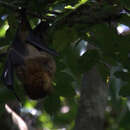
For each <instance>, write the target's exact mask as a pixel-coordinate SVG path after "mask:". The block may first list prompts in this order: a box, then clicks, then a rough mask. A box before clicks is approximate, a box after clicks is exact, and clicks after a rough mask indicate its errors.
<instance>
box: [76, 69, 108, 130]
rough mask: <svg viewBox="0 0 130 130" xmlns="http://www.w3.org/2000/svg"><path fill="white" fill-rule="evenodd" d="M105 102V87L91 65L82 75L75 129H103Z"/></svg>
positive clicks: (96, 70)
mask: <svg viewBox="0 0 130 130" xmlns="http://www.w3.org/2000/svg"><path fill="white" fill-rule="evenodd" d="M106 102H107V87H106V85H105V83H104V81H103V80H102V78H101V75H100V73H99V72H98V69H97V68H96V67H93V68H92V69H91V70H90V71H89V72H87V73H85V74H84V76H83V81H82V88H81V97H80V102H79V110H78V115H77V119H76V124H75V130H103V129H104V120H105V119H104V111H105V107H106Z"/></svg>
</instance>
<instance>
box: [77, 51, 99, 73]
mask: <svg viewBox="0 0 130 130" xmlns="http://www.w3.org/2000/svg"><path fill="white" fill-rule="evenodd" d="M99 60H100V56H99V53H98V51H97V50H88V51H87V52H86V53H84V55H83V56H82V57H81V58H80V59H79V68H80V70H79V71H81V72H86V71H88V70H90V69H91V68H92V67H93V66H94V65H96V64H97V63H98V62H99Z"/></svg>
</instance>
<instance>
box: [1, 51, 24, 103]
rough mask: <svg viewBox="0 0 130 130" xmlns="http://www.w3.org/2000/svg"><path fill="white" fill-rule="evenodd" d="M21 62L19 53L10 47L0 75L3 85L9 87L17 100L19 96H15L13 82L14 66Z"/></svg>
mask: <svg viewBox="0 0 130 130" xmlns="http://www.w3.org/2000/svg"><path fill="white" fill-rule="evenodd" d="M21 63H23V59H22V57H21V56H20V54H19V53H18V52H17V51H15V50H14V49H11V50H10V51H9V54H8V57H7V61H6V63H5V66H4V70H3V73H2V76H1V80H2V81H3V83H4V85H5V86H6V87H7V88H9V89H10V90H11V91H12V92H13V93H14V95H15V96H16V98H17V100H18V101H20V99H19V97H18V96H17V94H16V92H15V90H14V87H13V84H14V66H15V65H18V64H21Z"/></svg>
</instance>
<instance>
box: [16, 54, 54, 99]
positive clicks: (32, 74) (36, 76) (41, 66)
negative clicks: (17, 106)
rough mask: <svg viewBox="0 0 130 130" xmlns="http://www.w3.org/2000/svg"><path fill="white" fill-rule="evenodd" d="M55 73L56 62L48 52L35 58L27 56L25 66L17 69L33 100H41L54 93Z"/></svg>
mask: <svg viewBox="0 0 130 130" xmlns="http://www.w3.org/2000/svg"><path fill="white" fill-rule="evenodd" d="M33 53H35V52H33ZM55 71H56V64H55V61H54V59H53V58H52V56H50V55H49V54H48V53H46V52H42V53H39V54H38V53H37V54H36V56H33V57H32V56H31V55H29V56H26V57H25V61H24V65H20V66H18V67H17V68H16V73H17V75H18V77H19V79H20V80H21V81H22V83H23V85H24V88H25V90H26V92H27V95H28V96H29V97H30V98H31V99H39V98H42V97H44V96H46V95H48V94H49V93H51V92H52V90H53V87H52V80H53V76H54V73H55Z"/></svg>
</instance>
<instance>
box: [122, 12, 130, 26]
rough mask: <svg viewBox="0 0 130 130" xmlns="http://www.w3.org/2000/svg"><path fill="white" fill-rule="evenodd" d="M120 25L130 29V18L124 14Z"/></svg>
mask: <svg viewBox="0 0 130 130" xmlns="http://www.w3.org/2000/svg"><path fill="white" fill-rule="evenodd" d="M120 23H121V24H125V25H127V26H129V27H130V16H128V15H126V14H124V15H123V16H122V17H121V19H120Z"/></svg>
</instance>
